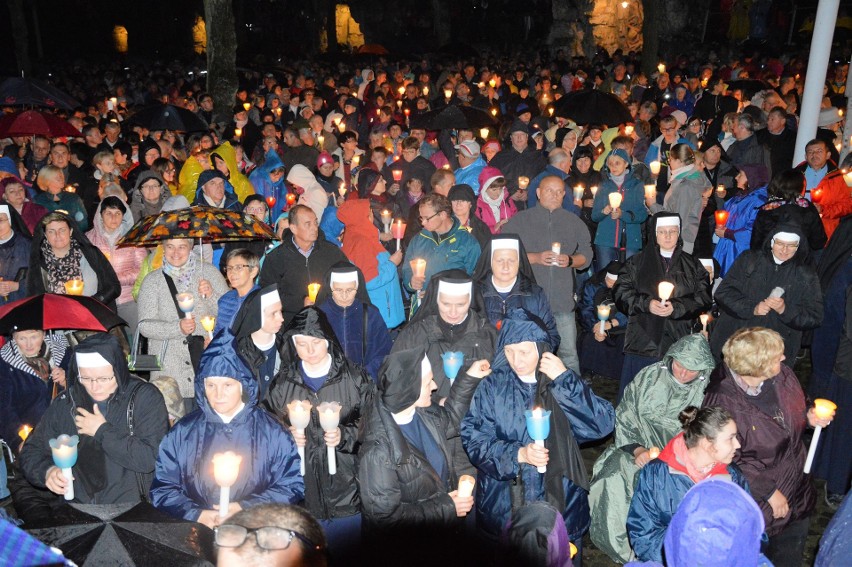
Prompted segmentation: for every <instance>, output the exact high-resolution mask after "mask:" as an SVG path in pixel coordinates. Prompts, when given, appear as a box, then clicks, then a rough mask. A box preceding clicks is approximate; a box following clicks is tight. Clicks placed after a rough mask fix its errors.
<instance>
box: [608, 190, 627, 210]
mask: <svg viewBox="0 0 852 567" xmlns="http://www.w3.org/2000/svg"><path fill="white" fill-rule="evenodd" d="M607 197H609V206H610V207H612V208H613V209H617V208H618V207H620V206H621V201H622V199H623V198H624V197H622V195H621V193H617V192H616V193H610V194H609V195H607Z"/></svg>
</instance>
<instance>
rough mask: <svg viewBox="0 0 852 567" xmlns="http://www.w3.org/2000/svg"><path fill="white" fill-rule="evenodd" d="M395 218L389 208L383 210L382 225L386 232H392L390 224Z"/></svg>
mask: <svg viewBox="0 0 852 567" xmlns="http://www.w3.org/2000/svg"><path fill="white" fill-rule="evenodd" d="M392 220H393V216H392V215H391V212H390V211H389V210H387V209H385V210H383V211H382V225H384V227H385V232H390V224H391V221H392Z"/></svg>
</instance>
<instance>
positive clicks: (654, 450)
mask: <svg viewBox="0 0 852 567" xmlns="http://www.w3.org/2000/svg"><path fill="white" fill-rule="evenodd" d="M659 456H660V448H659V447H651V448H650V449H648V457H650V459H651V460H652V461H653V460H654V459H656V458H657V457H659Z"/></svg>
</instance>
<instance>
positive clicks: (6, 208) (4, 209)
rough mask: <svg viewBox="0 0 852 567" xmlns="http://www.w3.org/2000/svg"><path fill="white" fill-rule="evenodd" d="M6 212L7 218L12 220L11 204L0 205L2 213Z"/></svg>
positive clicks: (0, 213)
mask: <svg viewBox="0 0 852 567" xmlns="http://www.w3.org/2000/svg"><path fill="white" fill-rule="evenodd" d="M4 213H5V214H6V218H8V219H9V222H12V215H11V214H9V205H0V215H2V214H4Z"/></svg>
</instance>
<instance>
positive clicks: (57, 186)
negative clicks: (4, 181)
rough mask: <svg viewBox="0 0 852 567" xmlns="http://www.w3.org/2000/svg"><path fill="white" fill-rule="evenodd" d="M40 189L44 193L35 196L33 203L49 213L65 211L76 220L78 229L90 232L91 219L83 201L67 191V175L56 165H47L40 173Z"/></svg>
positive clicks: (38, 182) (37, 181) (38, 180)
mask: <svg viewBox="0 0 852 567" xmlns="http://www.w3.org/2000/svg"><path fill="white" fill-rule="evenodd" d="M36 183H37V184H38V187H39V188H40V189H41V190H42V191H43V192H42V193H39V194H38V195H36V196H35V199H33V202H34V203H35V204H37V205H41V206H42V207H44V208H45V209H47V210H48V212H53V211H59V210H62V211H65V212H66V214H67V215H68V216H69V217H70V218H72V219H73V220H74V223H75V224H76V225H77V228H79V229H80V230H88V228H89V219H88V217H87V215H86V207H85V206H84V205H83V201H82V199H80V197H79V196H78V195H77V194H76V193H72V192H70V191H65V174H63V173H62V170H61V169H59V168H58V167H56V166H55V165H46V166H44V167H43V168H41V169H40V170H39V172H38V178H37V179H36Z"/></svg>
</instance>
